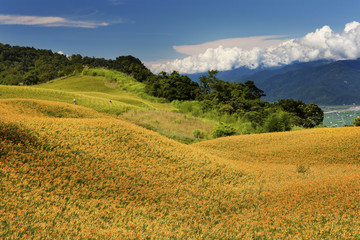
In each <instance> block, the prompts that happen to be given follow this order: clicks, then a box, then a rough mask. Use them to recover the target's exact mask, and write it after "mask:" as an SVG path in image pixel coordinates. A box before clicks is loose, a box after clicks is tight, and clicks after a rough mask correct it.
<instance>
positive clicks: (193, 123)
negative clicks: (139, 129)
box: [122, 110, 215, 143]
mask: <svg viewBox="0 0 360 240" xmlns="http://www.w3.org/2000/svg"><path fill="white" fill-rule="evenodd" d="M122 116H123V117H124V118H126V119H128V120H130V121H131V122H134V123H136V124H138V125H141V126H143V127H146V128H149V129H152V130H155V131H157V132H160V133H162V134H164V135H166V136H168V137H170V138H174V139H176V140H179V141H182V142H184V143H189V142H193V141H196V140H204V139H209V138H210V134H211V132H212V131H213V129H214V125H215V122H213V121H210V120H199V119H198V118H195V117H192V116H187V115H185V114H181V113H177V112H167V111H138V110H131V111H128V112H126V113H124V114H123V115H122ZM194 130H200V131H202V132H203V136H202V138H201V139H196V137H195V136H194Z"/></svg>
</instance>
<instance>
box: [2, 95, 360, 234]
mask: <svg viewBox="0 0 360 240" xmlns="http://www.w3.org/2000/svg"><path fill="white" fill-rule="evenodd" d="M87 110H88V109H87V108H85V107H82V106H78V105H73V104H66V103H56V102H52V101H46V100H29V99H27V100H20V99H3V100H0V113H1V115H0V153H1V154H0V176H1V181H0V189H1V191H0V224H1V225H0V236H1V238H22V239H24V238H34V239H54V238H57V239H59V238H60V239H61V238H65V239H69V238H98V239H146V238H148V239H168V238H173V239H239V238H247V239H251V238H268V237H271V238H278V239H279V238H281V239H284V238H342V239H343V238H353V237H355V238H356V237H360V227H359V226H360V220H359V218H358V215H359V213H360V207H359V205H358V202H359V201H360V195H359V191H360V177H359V176H360V174H359V173H360V170H359V168H358V167H357V166H359V158H358V155H356V153H358V152H359V144H358V140H356V141H355V142H354V144H351V145H349V146H348V140H347V138H349V137H351V139H352V140H355V139H359V134H360V133H359V129H358V128H351V129H352V130H354V131H352V132H353V133H352V134H350V133H347V128H339V129H338V130H337V131H338V132H336V133H335V135H334V136H332V137H330V138H328V139H332V138H334V139H336V141H337V144H334V145H329V146H330V147H332V149H333V151H334V152H335V153H336V154H333V155H329V159H328V160H326V157H322V156H324V154H325V153H326V152H325V151H323V150H321V148H322V147H323V145H322V142H323V140H324V138H318V136H323V135H324V136H325V135H326V136H327V133H329V134H330V135H331V134H332V133H333V132H332V131H331V129H324V130H321V131H319V129H314V130H311V131H306V132H305V133H304V134H305V136H304V137H305V138H308V137H309V135H311V136H313V138H311V139H312V145H311V146H313V147H312V148H311V149H313V150H312V157H311V159H310V160H311V161H310V162H309V163H307V162H306V154H303V155H301V154H302V153H301V152H302V151H303V149H304V150H306V148H303V146H302V145H300V143H302V142H303V141H302V139H303V136H302V134H301V133H302V131H301V132H300V131H299V132H296V133H297V134H295V135H292V136H288V135H286V133H277V134H258V135H250V136H241V137H233V138H222V139H218V140H216V141H215V140H213V141H210V142H204V143H202V144H200V143H199V144H194V145H190V146H187V145H183V144H180V143H178V142H175V141H173V140H170V139H167V138H166V137H164V136H161V135H159V134H157V133H155V132H152V131H149V130H146V129H144V128H141V127H139V126H136V125H134V124H131V123H129V122H125V121H123V120H121V119H118V118H116V117H115V116H112V115H105V114H101V113H96V112H95V113H94V112H92V111H93V110H89V111H87ZM53 112H56V113H57V115H54V114H53ZM59 113H62V114H59ZM328 130H329V131H328ZM327 131H328V132H327ZM342 132H343V133H346V134H342ZM247 137H249V138H247ZM289 138H294V139H297V140H294V142H297V143H298V144H297V145H296V144H291V145H286V144H285V143H284V142H282V141H283V140H284V139H289ZM269 141H270V142H272V143H273V144H275V145H278V144H279V143H280V142H282V146H286V147H287V149H286V151H288V152H292V153H298V155H297V157H298V158H299V159H300V160H299V159H297V160H296V161H292V160H291V159H290V157H288V158H287V157H286V158H285V159H283V158H282V154H283V152H282V151H280V150H281V149H280V150H276V148H275V149H272V150H271V148H269ZM254 143H257V149H256V150H257V151H259V152H260V154H256V152H255V153H254V151H255V149H254V150H251V149H249V151H248V153H246V151H245V149H246V148H247V147H249V148H250V146H251V145H253V144H254ZM213 145H216V146H215V147H214V146H213ZM209 146H213V147H209ZM225 146H228V147H227V148H225ZM231 146H232V147H231ZM279 146H280V145H279ZM241 147H242V148H241ZM335 147H336V148H335ZM345 147H346V148H345ZM221 148H222V149H221ZM236 149H238V150H240V153H237V154H238V155H237V156H235V155H234V154H235V153H236V152H237V151H236ZM342 149H344V151H343V150H342ZM251 152H252V153H253V154H252V153H251ZM305 152H306V151H305ZM241 153H245V154H244V155H241ZM260 155H264V156H265V157H263V158H260V159H258V157H259V156H260ZM267 155H269V156H272V158H273V159H277V160H270V161H266V159H267V157H266V156H267ZM234 156H235V157H234ZM343 156H348V160H347V161H345V160H343V159H345V158H344V157H343ZM330 157H334V158H338V160H337V159H332V158H330ZM303 158H304V159H303ZM317 158H319V159H320V161H318V162H314V161H313V159H317ZM301 159H302V160H301ZM300 163H301V164H310V169H305V170H306V171H305V172H301V171H298V170H296V169H297V165H298V164H300ZM335 163H341V164H335Z"/></svg>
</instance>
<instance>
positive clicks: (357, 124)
mask: <svg viewBox="0 0 360 240" xmlns="http://www.w3.org/2000/svg"><path fill="white" fill-rule="evenodd" d="M353 123H354V125H355V126H360V117H357V118H355V120H354V122H353Z"/></svg>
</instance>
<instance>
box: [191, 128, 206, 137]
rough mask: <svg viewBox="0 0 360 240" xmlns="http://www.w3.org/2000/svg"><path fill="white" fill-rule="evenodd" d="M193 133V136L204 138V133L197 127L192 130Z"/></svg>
mask: <svg viewBox="0 0 360 240" xmlns="http://www.w3.org/2000/svg"><path fill="white" fill-rule="evenodd" d="M193 135H194V138H204V137H205V133H204V132H203V131H201V130H199V129H195V130H194V131H193Z"/></svg>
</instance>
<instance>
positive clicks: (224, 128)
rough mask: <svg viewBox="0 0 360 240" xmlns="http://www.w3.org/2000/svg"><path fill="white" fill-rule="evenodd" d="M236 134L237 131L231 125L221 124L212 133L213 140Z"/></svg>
mask: <svg viewBox="0 0 360 240" xmlns="http://www.w3.org/2000/svg"><path fill="white" fill-rule="evenodd" d="M235 134H236V129H235V128H233V127H232V126H231V125H230V124H226V123H223V122H220V123H219V124H218V125H217V126H216V127H215V129H214V131H213V132H212V133H211V136H212V137H213V138H219V137H226V136H231V135H235Z"/></svg>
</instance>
